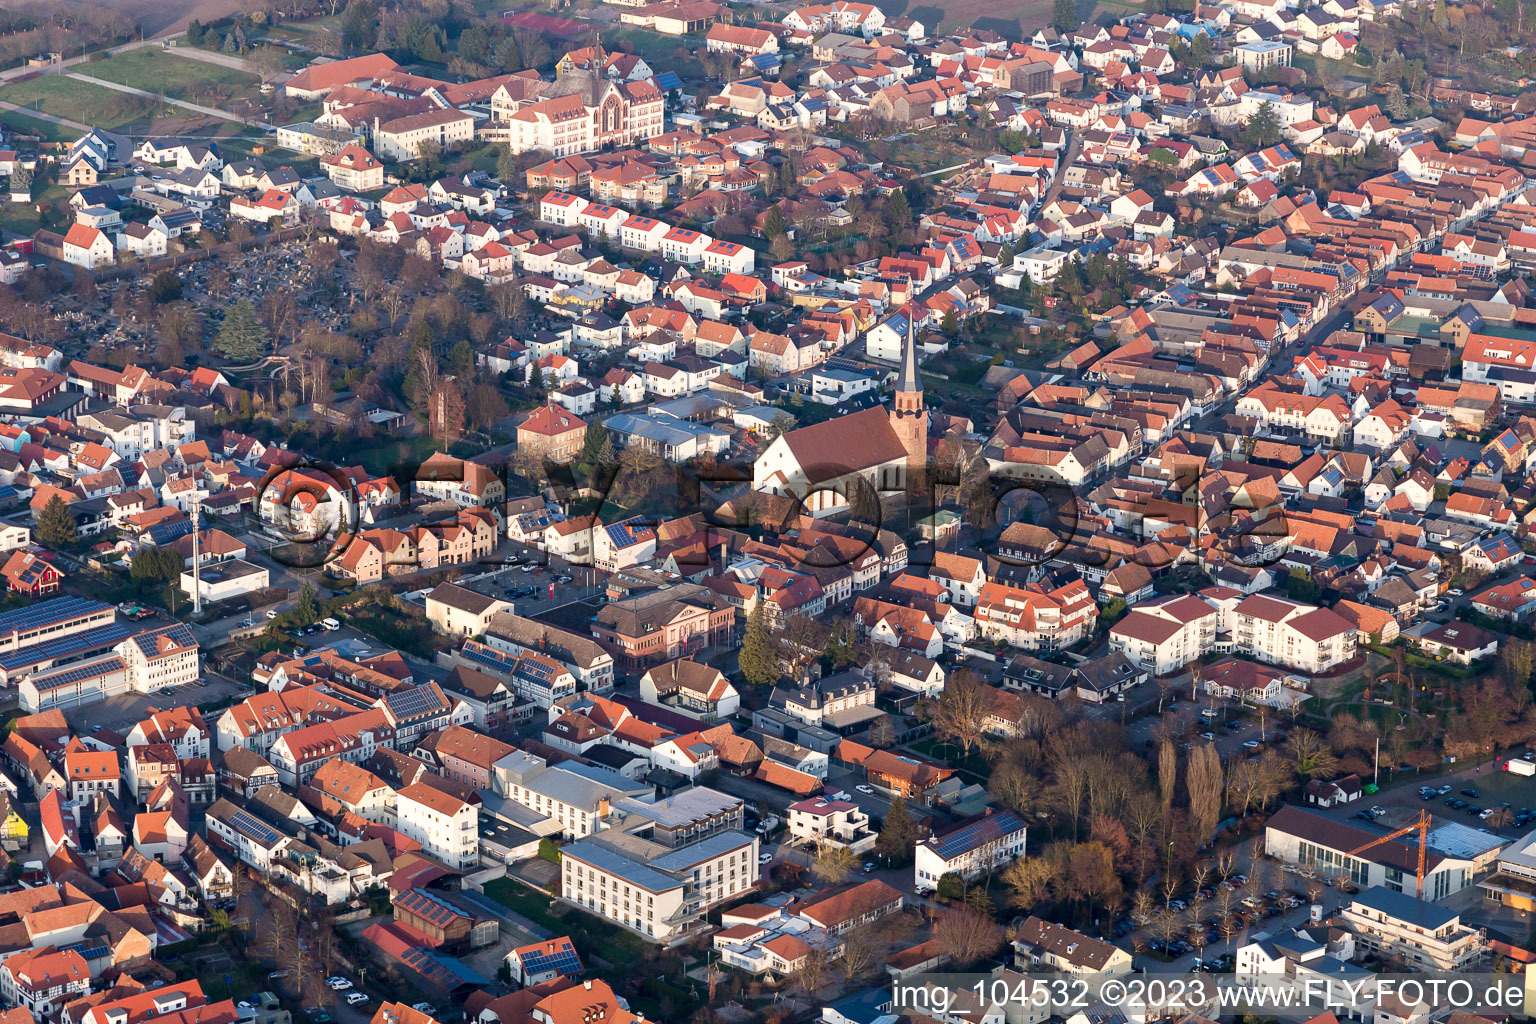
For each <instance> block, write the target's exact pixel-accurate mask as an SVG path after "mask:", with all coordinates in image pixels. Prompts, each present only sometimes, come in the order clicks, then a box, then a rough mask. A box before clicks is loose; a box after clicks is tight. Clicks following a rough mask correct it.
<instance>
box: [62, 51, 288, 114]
mask: <svg viewBox="0 0 1536 1024" xmlns="http://www.w3.org/2000/svg"><path fill="white" fill-rule="evenodd" d="M80 70H81V72H82V73H84V74H87V75H89V76H91V77H92V78H100V79H103V80H105V81H108V82H117V83H118V84H119V85H126V86H129V87H131V88H134V89H143V90H145V91H146V92H157V93H164V94H165V95H166V96H169V97H171V98H172V99H178V100H191V101H193V102H196V103H205V104H208V105H214V104H215V103H216V102H217V101H219V100H223V99H235V98H246V99H250V98H254V97H255V96H256V95H257V90H258V89H259V88H260V85H261V82H260V81H259V80H258V79H257V76H255V75H253V74H249V73H247V72H244V71H239V70H236V69H235V68H227V67H222V66H220V65H218V64H210V63H208V62H206V61H200V60H194V59H192V58H189V57H178V56H176V55H175V54H170V53H165V52H163V51H161V50H154V49H143V50H130V51H128V52H127V53H120V54H118V55H117V56H116V57H112V58H109V59H107V60H103V61H95V62H93V63H90V64H87V65H85V66H84V67H82V68H81V69H80Z"/></svg>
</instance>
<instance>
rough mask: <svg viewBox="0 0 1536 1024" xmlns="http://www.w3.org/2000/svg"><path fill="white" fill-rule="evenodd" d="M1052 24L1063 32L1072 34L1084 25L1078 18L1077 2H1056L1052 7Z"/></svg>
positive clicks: (1073, 0) (1072, 0)
mask: <svg viewBox="0 0 1536 1024" xmlns="http://www.w3.org/2000/svg"><path fill="white" fill-rule="evenodd" d="M1051 24H1052V25H1055V26H1056V28H1057V29H1058V30H1059V31H1061V32H1071V31H1072V30H1073V29H1075V28H1077V26H1078V25H1080V24H1082V22H1081V21H1080V20H1078V16H1077V0H1056V2H1055V3H1054V4H1052V5H1051Z"/></svg>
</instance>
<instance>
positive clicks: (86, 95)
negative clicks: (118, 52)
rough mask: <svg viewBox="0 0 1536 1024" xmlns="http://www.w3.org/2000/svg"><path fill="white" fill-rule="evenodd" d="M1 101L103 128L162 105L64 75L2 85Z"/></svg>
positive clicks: (0, 90)
mask: <svg viewBox="0 0 1536 1024" xmlns="http://www.w3.org/2000/svg"><path fill="white" fill-rule="evenodd" d="M104 63H105V62H104ZM0 100H4V101H5V102H7V103H14V104H16V105H17V106H19V107H31V108H32V109H34V110H41V111H42V112H43V113H45V114H52V115H53V116H54V117H63V118H67V119H68V120H71V121H78V122H79V123H81V124H88V125H96V126H97V127H101V128H119V127H121V126H123V125H125V124H128V123H130V122H132V121H138V120H140V119H142V118H144V117H146V116H148V115H149V114H151V113H153V112H154V110H155V109H156V108H157V107H158V106H159V104H157V103H156V102H155V101H154V100H151V99H146V98H145V97H143V96H130V95H129V94H127V93H122V92H114V91H113V90H111V89H107V88H104V87H102V86H99V85H91V84H90V83H89V82H82V81H79V80H78V79H74V78H66V77H64V76H63V75H40V76H38V77H37V78H33V79H31V80H29V81H26V82H16V83H14V84H11V85H7V86H5V87H3V88H0Z"/></svg>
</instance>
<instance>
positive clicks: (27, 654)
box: [0, 622, 134, 672]
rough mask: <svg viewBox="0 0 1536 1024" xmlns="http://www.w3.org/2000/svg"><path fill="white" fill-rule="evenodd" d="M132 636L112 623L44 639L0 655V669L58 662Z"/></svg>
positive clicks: (131, 633) (126, 627)
mask: <svg viewBox="0 0 1536 1024" xmlns="http://www.w3.org/2000/svg"><path fill="white" fill-rule="evenodd" d="M133 634H134V631H133V629H132V628H131V627H129V626H126V625H124V624H122V623H120V622H114V623H112V624H110V625H107V626H97V627H96V628H95V629H87V630H82V631H81V632H79V633H71V634H70V635H69V636H61V637H59V638H57V639H55V640H45V641H43V642H42V643H40V644H30V645H28V646H26V647H23V648H21V649H20V650H18V651H10V652H8V653H6V654H0V670H4V671H6V672H11V671H14V670H16V669H18V668H26V667H27V666H29V665H37V664H40V663H42V662H45V661H57V660H58V659H60V658H67V657H70V656H71V655H75V654H80V653H82V652H85V651H89V650H93V649H97V648H104V647H111V646H112V645H113V644H118V643H121V642H122V641H124V640H126V639H128V638H129V637H130V636H133Z"/></svg>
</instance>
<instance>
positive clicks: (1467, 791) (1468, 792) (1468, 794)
mask: <svg viewBox="0 0 1536 1024" xmlns="http://www.w3.org/2000/svg"><path fill="white" fill-rule="evenodd" d="M1461 795H1462V796H1466V797H1471V798H1472V799H1473V800H1476V799H1477V797H1478V792H1477V790H1475V789H1473V788H1472V787H1471V786H1468V787H1467V788H1466V789H1464V790H1462V791H1461Z"/></svg>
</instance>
